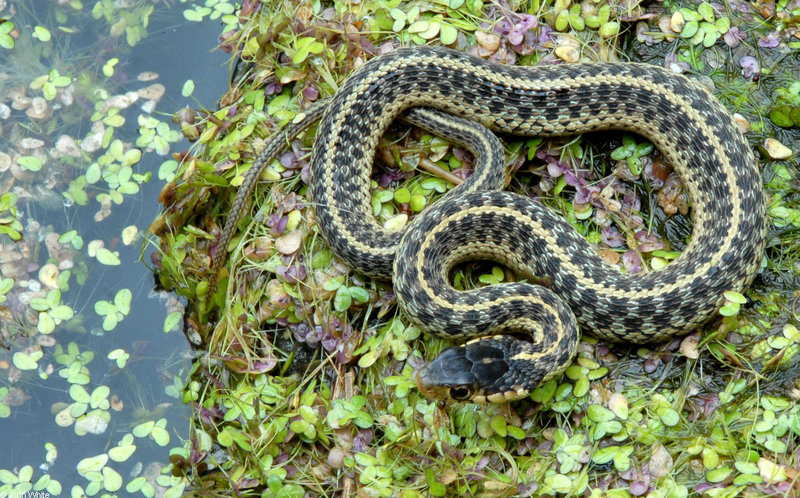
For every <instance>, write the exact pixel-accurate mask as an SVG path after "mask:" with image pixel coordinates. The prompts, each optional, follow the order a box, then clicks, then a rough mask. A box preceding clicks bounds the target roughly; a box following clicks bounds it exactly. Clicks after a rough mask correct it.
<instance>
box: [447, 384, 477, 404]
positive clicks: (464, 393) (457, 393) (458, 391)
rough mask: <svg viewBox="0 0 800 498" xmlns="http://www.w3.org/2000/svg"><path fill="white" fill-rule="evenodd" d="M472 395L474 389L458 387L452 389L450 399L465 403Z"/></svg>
mask: <svg viewBox="0 0 800 498" xmlns="http://www.w3.org/2000/svg"><path fill="white" fill-rule="evenodd" d="M471 394H472V389H470V388H469V387H465V386H457V387H451V388H450V397H451V398H453V399H454V400H456V401H464V400H465V399H467V398H469V397H470V395H471Z"/></svg>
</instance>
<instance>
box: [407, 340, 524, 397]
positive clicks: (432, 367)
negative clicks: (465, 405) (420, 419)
mask: <svg viewBox="0 0 800 498" xmlns="http://www.w3.org/2000/svg"><path fill="white" fill-rule="evenodd" d="M510 341H514V339H511V338H510V337H509V336H492V337H484V338H481V339H476V340H474V341H471V342H468V343H467V344H464V345H463V346H458V347H454V348H448V349H446V350H444V351H442V353H441V354H440V355H439V356H438V357H436V359H435V360H433V361H432V362H430V363H428V364H427V365H425V366H424V367H423V368H421V369H420V370H419V371H418V372H417V375H416V377H415V381H416V384H417V388H418V389H419V390H420V392H421V393H422V394H424V395H425V396H427V397H429V398H433V399H440V400H448V399H452V400H455V401H468V402H472V403H487V402H491V403H495V402H500V401H510V400H514V399H519V398H522V397H525V396H527V395H528V388H526V387H523V384H522V383H521V382H515V377H516V375H515V374H514V369H513V368H512V363H513V360H509V359H508V358H507V356H508V355H509V352H510V351H511V349H510V348H509V344H508V343H509V342H510ZM528 380H529V381H533V382H538V379H528Z"/></svg>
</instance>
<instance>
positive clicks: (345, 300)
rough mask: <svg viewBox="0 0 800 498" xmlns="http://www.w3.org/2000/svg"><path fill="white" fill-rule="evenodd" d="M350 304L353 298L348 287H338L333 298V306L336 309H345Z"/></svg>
mask: <svg viewBox="0 0 800 498" xmlns="http://www.w3.org/2000/svg"><path fill="white" fill-rule="evenodd" d="M351 304H353V300H352V296H351V294H350V289H349V288H347V287H345V286H341V287H339V289H338V290H337V291H336V296H334V298H333V307H334V308H335V309H336V311H347V310H348V309H349V308H350V305H351Z"/></svg>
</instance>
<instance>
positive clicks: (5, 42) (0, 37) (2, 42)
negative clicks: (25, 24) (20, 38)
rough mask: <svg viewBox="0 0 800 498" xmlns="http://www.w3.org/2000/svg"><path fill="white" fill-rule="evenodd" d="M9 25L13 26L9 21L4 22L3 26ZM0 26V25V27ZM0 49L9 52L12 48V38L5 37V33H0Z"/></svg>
mask: <svg viewBox="0 0 800 498" xmlns="http://www.w3.org/2000/svg"><path fill="white" fill-rule="evenodd" d="M9 23H10V24H11V25H12V26H13V25H14V24H13V23H11V22H10V21H6V22H5V23H3V24H9ZM0 26H2V25H0ZM0 47H3V48H5V49H7V50H11V49H12V48H14V38H12V37H11V36H9V35H7V34H5V33H0Z"/></svg>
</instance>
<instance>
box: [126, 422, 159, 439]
mask: <svg viewBox="0 0 800 498" xmlns="http://www.w3.org/2000/svg"><path fill="white" fill-rule="evenodd" d="M155 426H156V423H155V422H154V421H153V420H148V421H147V422H142V423H141V424H139V425H137V426H136V427H134V428H133V430H132V431H131V432H132V433H133V435H134V436H136V437H147V436H149V435H150V433H151V432H152V431H153V428H154V427H155Z"/></svg>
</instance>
